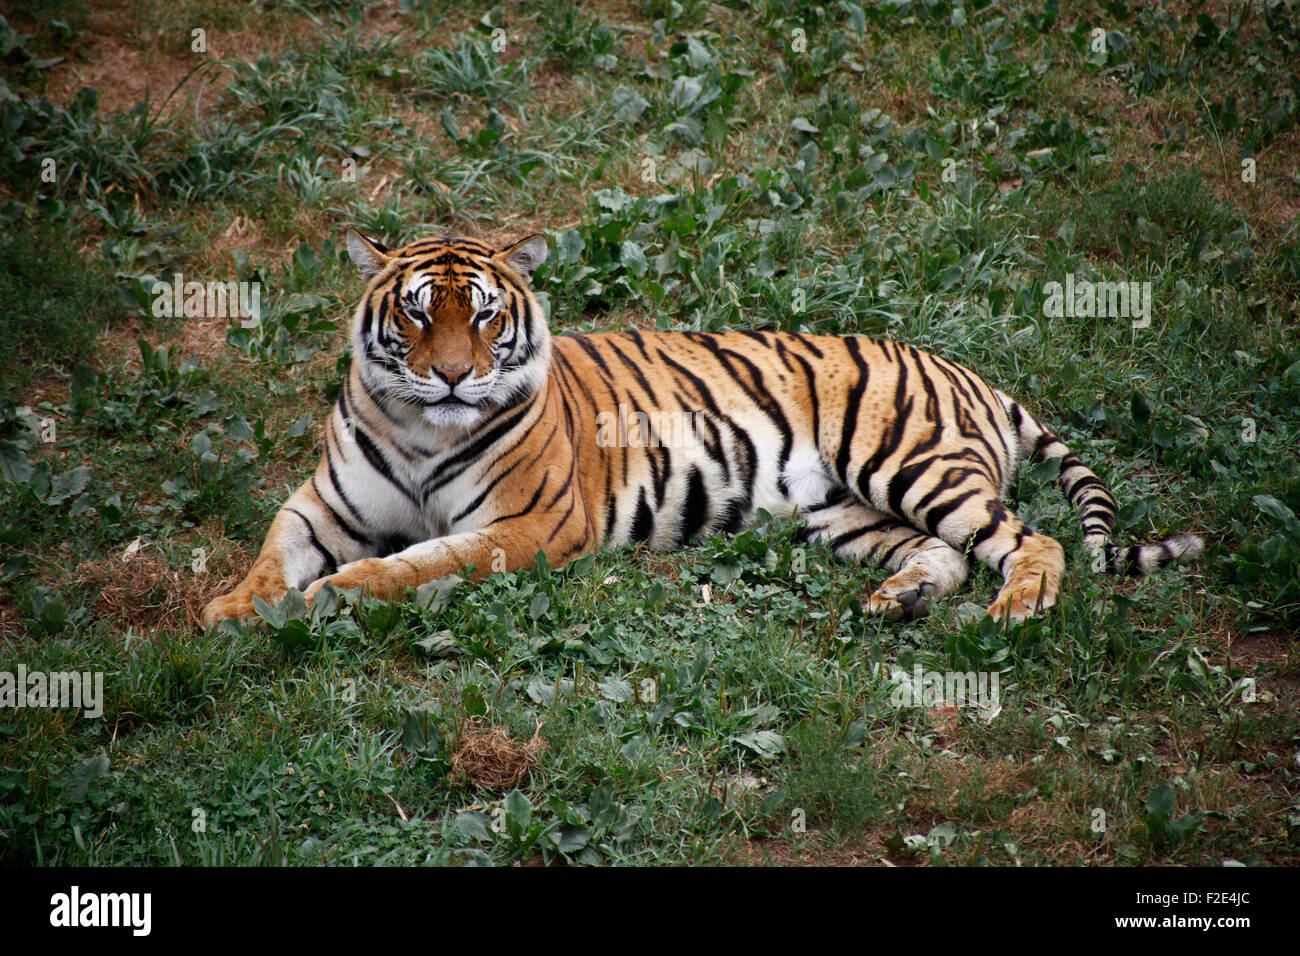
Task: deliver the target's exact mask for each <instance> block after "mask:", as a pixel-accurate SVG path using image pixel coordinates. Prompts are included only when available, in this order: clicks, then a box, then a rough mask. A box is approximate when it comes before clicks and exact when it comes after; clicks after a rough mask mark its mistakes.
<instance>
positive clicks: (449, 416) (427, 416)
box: [420, 402, 484, 431]
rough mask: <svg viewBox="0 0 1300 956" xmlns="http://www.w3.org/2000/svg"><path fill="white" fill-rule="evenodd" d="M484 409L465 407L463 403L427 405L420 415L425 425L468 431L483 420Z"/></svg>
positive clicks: (478, 406)
mask: <svg viewBox="0 0 1300 956" xmlns="http://www.w3.org/2000/svg"><path fill="white" fill-rule="evenodd" d="M483 414H484V408H483V406H481V405H466V404H465V403H463V402H445V403H443V404H440V405H429V406H427V407H425V409H424V411H422V412H421V413H420V417H421V418H423V419H424V421H425V424H428V425H432V426H433V427H434V428H450V429H456V430H460V431H468V430H469V429H471V428H473V427H474V426H475V425H477V424H478V423H479V422H481V421H482V420H483Z"/></svg>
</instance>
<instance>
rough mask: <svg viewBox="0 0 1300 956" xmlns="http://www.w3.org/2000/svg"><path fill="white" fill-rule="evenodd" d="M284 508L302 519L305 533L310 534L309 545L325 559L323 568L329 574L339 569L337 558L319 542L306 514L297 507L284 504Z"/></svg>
mask: <svg viewBox="0 0 1300 956" xmlns="http://www.w3.org/2000/svg"><path fill="white" fill-rule="evenodd" d="M284 510H285V511H288V512H291V513H292V514H296V515H297V516H298V517H299V518H301V519H302V523H303V524H305V525H306V526H307V534H308V535H309V536H310V539H311V546H312V547H313V548H315V549H316V550H317V552H319V553H320V556H321V557H322V558H324V559H325V570H326V571H327V572H328V573H330V574H333V573H334V572H335V571H337V570H338V569H339V562H338V559H337V558H336V557H334V555H333V554H332V553H330V550H329V549H328V548H326V547H325V545H323V544H321V543H320V539H319V538H317V537H316V529H315V528H314V527H313V526H312V523H311V522H310V521H309V520H307V516H306V515H305V514H303V513H302V512H301V511H299V510H298V509H297V508H290V507H287V506H286V507H285V509H284Z"/></svg>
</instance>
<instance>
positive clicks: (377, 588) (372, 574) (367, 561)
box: [303, 558, 392, 607]
mask: <svg viewBox="0 0 1300 956" xmlns="http://www.w3.org/2000/svg"><path fill="white" fill-rule="evenodd" d="M389 576H390V575H389V573H388V565H387V564H386V563H385V562H384V560H383V559H382V558H362V559H361V560H360V561H353V562H352V563H351V564H345V565H343V567H341V568H339V570H338V571H336V572H334V573H333V574H330V575H326V576H325V577H323V578H317V579H316V580H315V581H313V582H312V583H311V584H310V585H308V586H307V590H306V591H305V592H304V593H303V597H304V598H306V600H307V606H308V607H311V602H312V600H313V599H314V598H315V597H316V592H317V591H319V590H320V589H321V588H323V587H324V586H325V584H326V582H328V583H329V584H331V585H333V587H334V590H336V591H349V590H352V589H354V588H363V589H365V590H366V591H368V592H370V594H371V595H372V596H374V597H377V598H387V597H388V596H389V594H390V592H391V591H392V589H391V588H390V587H389V586H388V585H389V582H388V580H387V579H388V577H389Z"/></svg>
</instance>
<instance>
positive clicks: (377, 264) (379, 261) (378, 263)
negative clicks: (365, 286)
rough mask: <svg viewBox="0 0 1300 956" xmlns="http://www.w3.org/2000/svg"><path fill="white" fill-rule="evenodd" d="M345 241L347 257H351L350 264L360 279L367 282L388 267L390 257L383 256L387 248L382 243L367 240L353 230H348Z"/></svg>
mask: <svg viewBox="0 0 1300 956" xmlns="http://www.w3.org/2000/svg"><path fill="white" fill-rule="evenodd" d="M347 239H348V255H349V256H351V257H352V263H353V265H355V266H356V267H357V271H358V272H360V273H361V278H363V279H365V280H366V281H367V282H369V281H370V280H371V279H373V278H374V277H375V276H377V275H379V273H380V272H382V271H383V269H384V266H386V265H388V263H389V261H390V257H389V256H386V255H384V253H386V252H387V251H388V248H387V247H386V246H385V245H384V244H383V243H381V242H376V241H375V240H373V239H367V238H366V237H365V236H363V235H361V233H359V232H357V231H356V230H355V229H349V230H348V236H347Z"/></svg>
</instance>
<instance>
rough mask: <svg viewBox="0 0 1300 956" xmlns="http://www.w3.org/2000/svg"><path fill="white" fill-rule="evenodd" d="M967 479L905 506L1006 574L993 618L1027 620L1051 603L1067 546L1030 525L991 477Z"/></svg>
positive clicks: (926, 524)
mask: <svg viewBox="0 0 1300 956" xmlns="http://www.w3.org/2000/svg"><path fill="white" fill-rule="evenodd" d="M967 482H968V483H967V484H965V485H959V486H957V487H956V488H955V489H954V491H955V492H956V493H955V494H954V495H952V496H950V497H949V498H947V499H946V501H945V502H941V503H937V504H933V505H931V506H930V507H928V508H925V509H918V510H917V511H911V510H910V509H908V508H907V507H906V506H904V513H905V514H906V515H907V518H908V520H911V521H916V522H917V524H918V526H920V527H925V528H932V529H933V530H934V531H935V533H936V534H937V535H938V536H939V537H940V538H943V540H945V541H947V542H948V543H949V544H951V545H952V546H953V547H954V548H960V549H963V550H965V549H967V548H970V549H972V550H973V552H974V555H975V557H976V558H977V559H978V560H980V561H982V562H984V564H986V565H988V566H989V567H990V568H992V569H993V570H994V571H997V572H998V573H999V574H1001V575H1002V577H1003V584H1002V589H1001V590H1000V591H998V596H997V597H996V598H994V600H993V603H992V604H991V605H989V609H988V612H989V614H990V615H992V616H993V618H994V619H996V620H1001V619H1002V618H1004V617H1009V618H1011V620H1013V621H1022V620H1024V619H1025V618H1027V617H1031V616H1033V615H1034V614H1035V613H1037V612H1038V611H1040V610H1046V609H1047V608H1049V607H1052V606H1053V605H1054V604H1056V600H1057V597H1058V595H1059V594H1060V589H1061V575H1062V574H1063V573H1064V571H1065V551H1064V549H1063V548H1062V547H1061V546H1060V544H1058V543H1057V542H1056V540H1055V539H1053V538H1049V537H1048V536H1047V535H1045V534H1037V533H1035V532H1034V531H1033V530H1032V529H1030V528H1029V527H1027V526H1026V525H1025V524H1024V522H1022V521H1021V520H1020V519H1019V518H1017V517H1016V516H1015V514H1013V513H1012V512H1011V510H1010V509H1008V508H1007V506H1006V505H1004V504H1003V503H1002V498H1001V496H1000V495H999V493H998V492H997V490H996V489H994V488H993V487H992V486H991V485H989V484H988V483H987V482H986V481H980V480H979V479H976V478H973V477H968V479H967ZM922 500H927V499H924V498H923V499H922ZM936 510H938V511H940V514H935V511H936Z"/></svg>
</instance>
